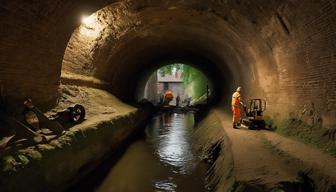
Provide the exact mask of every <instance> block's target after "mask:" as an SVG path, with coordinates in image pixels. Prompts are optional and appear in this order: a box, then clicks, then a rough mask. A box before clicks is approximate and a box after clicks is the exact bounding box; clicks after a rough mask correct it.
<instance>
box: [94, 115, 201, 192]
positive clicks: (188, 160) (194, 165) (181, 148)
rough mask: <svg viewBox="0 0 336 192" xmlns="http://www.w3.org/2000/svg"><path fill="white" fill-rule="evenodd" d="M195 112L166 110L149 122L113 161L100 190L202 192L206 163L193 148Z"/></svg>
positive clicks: (113, 191) (122, 191)
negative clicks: (201, 160) (170, 111)
mask: <svg viewBox="0 0 336 192" xmlns="http://www.w3.org/2000/svg"><path fill="white" fill-rule="evenodd" d="M193 131H194V117H193V114H192V113H186V114H176V113H163V114H160V115H157V116H155V117H154V118H153V119H152V121H151V122H150V123H149V124H148V125H147V127H146V130H145V135H144V136H143V137H141V138H138V139H137V140H136V141H134V142H133V143H132V144H131V145H130V146H129V147H128V148H127V150H126V151H125V153H124V154H123V155H122V156H121V158H120V159H119V160H118V161H117V162H116V164H114V165H113V166H112V167H111V168H110V170H109V172H108V174H107V175H106V177H105V178H104V179H103V181H102V183H101V185H100V186H99V187H97V188H96V191H98V192H151V191H156V192H159V191H162V192H174V191H182V192H189V191H191V192H200V191H206V189H205V179H204V178H205V174H206V169H205V165H204V164H203V163H202V162H200V160H199V158H198V157H197V155H196V154H194V152H193V150H192V146H191V145H192V144H191V139H192V138H191V136H192V134H193Z"/></svg>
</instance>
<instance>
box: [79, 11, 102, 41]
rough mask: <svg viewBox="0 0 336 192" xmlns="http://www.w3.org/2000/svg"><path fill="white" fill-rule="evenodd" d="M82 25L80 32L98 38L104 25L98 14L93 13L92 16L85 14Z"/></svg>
mask: <svg viewBox="0 0 336 192" xmlns="http://www.w3.org/2000/svg"><path fill="white" fill-rule="evenodd" d="M81 23H82V25H81V27H80V33H81V34H83V35H85V36H87V37H92V38H96V37H97V36H98V35H99V34H100V31H101V30H102V28H103V27H104V26H103V25H102V24H101V23H100V22H99V21H98V19H97V15H96V14H92V15H90V16H87V15H84V16H82V18H81Z"/></svg>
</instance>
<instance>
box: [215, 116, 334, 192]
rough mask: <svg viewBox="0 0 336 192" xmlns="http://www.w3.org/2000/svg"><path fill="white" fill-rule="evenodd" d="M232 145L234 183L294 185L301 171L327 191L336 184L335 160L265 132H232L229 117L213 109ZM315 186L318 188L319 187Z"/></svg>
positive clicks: (304, 145) (290, 140)
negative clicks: (235, 181)
mask: <svg viewBox="0 0 336 192" xmlns="http://www.w3.org/2000/svg"><path fill="white" fill-rule="evenodd" d="M216 114H217V116H218V117H219V118H220V119H221V122H222V125H223V127H224V130H225V132H226V134H227V135H228V137H229V138H230V140H231V143H232V153H233V158H234V171H235V177H236V180H237V181H241V182H244V183H249V184H256V185H264V186H268V187H272V186H275V185H277V184H279V183H284V182H285V183H287V182H288V183H293V182H294V183H295V182H299V180H300V179H301V178H299V177H298V173H299V172H300V171H303V172H305V173H307V175H308V176H309V177H310V178H311V179H313V180H314V183H315V185H323V186H320V187H322V188H323V189H320V190H318V191H329V189H330V188H331V187H332V185H333V186H335V183H336V158H334V157H332V156H330V155H328V154H325V153H324V152H322V151H320V150H318V149H316V148H313V147H312V146H308V145H306V144H303V143H300V142H298V141H294V140H292V139H288V138H285V137H283V136H281V135H278V134H276V133H274V132H270V131H266V130H261V131H257V130H248V129H244V128H241V129H233V128H232V123H231V117H230V116H229V115H227V114H226V113H224V112H223V111H221V110H216ZM320 187H318V188H320Z"/></svg>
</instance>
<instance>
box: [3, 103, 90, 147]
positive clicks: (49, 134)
mask: <svg viewBox="0 0 336 192" xmlns="http://www.w3.org/2000/svg"><path fill="white" fill-rule="evenodd" d="M23 104H24V111H23V117H20V116H17V117H14V116H11V115H9V114H7V113H6V112H5V111H4V110H0V121H2V122H3V123H5V124H7V125H8V126H9V127H10V128H11V129H12V130H13V131H14V133H15V134H14V136H13V137H12V138H11V139H10V140H9V141H8V142H7V146H9V145H11V144H12V143H18V142H19V143H20V144H21V145H32V144H34V143H45V142H46V141H48V140H50V139H53V138H56V137H58V136H59V135H61V134H62V133H64V131H65V130H66V128H68V127H70V126H71V125H73V124H78V123H81V122H82V121H84V118H85V108H84V107H83V106H82V105H79V104H76V105H74V106H73V107H68V108H67V109H65V110H63V111H60V112H57V113H56V114H55V115H52V116H51V117H47V116H46V115H45V114H44V113H43V112H41V111H40V110H39V109H38V108H37V107H36V106H34V105H33V102H32V100H31V99H26V100H25V101H24V103H23Z"/></svg>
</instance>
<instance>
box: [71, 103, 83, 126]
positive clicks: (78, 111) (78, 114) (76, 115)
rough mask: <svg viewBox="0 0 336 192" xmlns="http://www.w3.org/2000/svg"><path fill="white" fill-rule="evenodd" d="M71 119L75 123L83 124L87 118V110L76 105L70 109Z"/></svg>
mask: <svg viewBox="0 0 336 192" xmlns="http://www.w3.org/2000/svg"><path fill="white" fill-rule="evenodd" d="M69 110H70V114H69V118H70V121H71V122H73V123H81V122H82V121H84V118H85V108H84V107H83V106H82V105H78V104H77V105H75V106H74V107H70V108H69Z"/></svg>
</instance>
